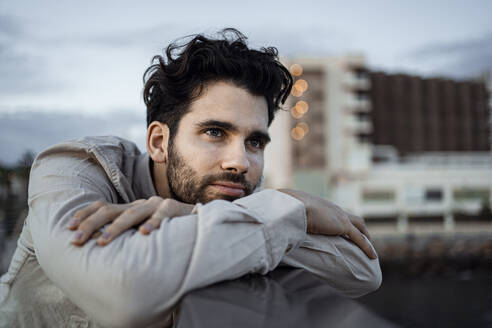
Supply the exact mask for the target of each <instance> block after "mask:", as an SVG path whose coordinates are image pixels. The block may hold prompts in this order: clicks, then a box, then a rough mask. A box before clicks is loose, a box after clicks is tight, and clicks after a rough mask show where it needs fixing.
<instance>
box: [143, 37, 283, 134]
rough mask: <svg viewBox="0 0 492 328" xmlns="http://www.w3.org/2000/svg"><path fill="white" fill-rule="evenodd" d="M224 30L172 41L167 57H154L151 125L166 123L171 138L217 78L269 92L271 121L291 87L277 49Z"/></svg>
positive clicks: (149, 87) (146, 93) (148, 101)
mask: <svg viewBox="0 0 492 328" xmlns="http://www.w3.org/2000/svg"><path fill="white" fill-rule="evenodd" d="M219 36H220V37H219V38H217V39H212V38H209V37H207V36H204V35H203V34H197V35H192V36H189V37H186V38H184V39H188V38H192V39H191V41H189V42H186V43H184V44H180V43H179V42H174V43H171V44H170V45H169V46H168V47H167V49H166V53H165V58H164V57H163V56H155V57H154V58H152V65H151V66H150V67H149V68H147V70H146V71H145V73H144V76H143V80H144V84H145V86H144V90H143V98H144V102H145V105H146V106H147V126H148V125H150V123H152V122H153V121H159V122H162V123H166V124H167V125H168V127H169V130H170V137H171V139H172V138H173V136H174V135H175V134H176V133H177V127H178V124H179V121H180V119H181V117H183V115H184V114H185V113H186V112H187V110H188V108H189V106H190V104H191V102H192V101H193V100H194V99H196V98H197V97H199V96H200V95H201V93H202V90H203V87H204V86H205V85H206V84H207V83H210V82H215V81H227V82H232V83H234V84H235V85H237V86H238V87H242V88H245V89H246V90H248V91H249V92H250V93H251V94H253V95H256V96H264V97H265V99H266V102H267V105H268V125H270V124H271V122H272V120H273V117H274V114H275V112H276V111H277V110H278V109H279V108H280V105H281V104H283V103H284V102H285V100H286V99H287V96H288V95H289V93H290V90H291V88H292V76H291V74H290V72H289V70H288V69H287V68H285V66H283V65H282V64H281V63H280V62H279V60H278V51H277V49H276V48H274V47H268V48H261V49H260V50H254V49H250V48H248V45H247V42H246V41H247V38H246V37H245V36H244V35H243V34H242V33H241V32H239V31H238V30H236V29H232V28H227V29H224V30H222V31H220V32H219ZM182 40H183V39H182Z"/></svg>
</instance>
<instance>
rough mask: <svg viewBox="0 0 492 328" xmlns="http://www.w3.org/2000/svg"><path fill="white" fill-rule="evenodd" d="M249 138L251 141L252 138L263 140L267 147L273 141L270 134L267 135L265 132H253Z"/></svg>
mask: <svg viewBox="0 0 492 328" xmlns="http://www.w3.org/2000/svg"><path fill="white" fill-rule="evenodd" d="M248 138H249V139H251V138H258V139H261V140H262V141H263V142H264V143H265V145H266V144H267V143H269V142H270V140H271V138H270V136H269V135H268V133H265V132H263V131H253V132H252V133H251V134H250V135H249V137H248Z"/></svg>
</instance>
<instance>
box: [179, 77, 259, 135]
mask: <svg viewBox="0 0 492 328" xmlns="http://www.w3.org/2000/svg"><path fill="white" fill-rule="evenodd" d="M186 116H188V117H187V118H188V121H189V122H188V123H191V124H198V123H200V122H204V121H220V122H224V123H229V124H232V125H234V126H237V127H238V128H240V129H246V130H252V129H254V130H263V131H265V132H266V131H267V129H268V106H267V104H266V100H265V98H264V97H262V96H255V95H253V94H251V93H250V92H248V91H247V90H245V89H243V88H240V87H237V86H235V85H233V84H231V83H226V82H217V83H215V84H213V85H211V86H208V87H207V88H205V89H204V90H203V94H202V95H201V96H200V97H199V98H198V99H196V100H195V101H194V102H193V103H192V104H191V106H190V110H189V112H188V113H187V115H186Z"/></svg>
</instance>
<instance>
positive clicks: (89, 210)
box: [67, 200, 105, 230]
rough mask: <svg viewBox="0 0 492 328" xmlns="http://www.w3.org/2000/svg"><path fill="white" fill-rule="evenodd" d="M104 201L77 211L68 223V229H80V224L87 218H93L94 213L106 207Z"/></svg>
mask: <svg viewBox="0 0 492 328" xmlns="http://www.w3.org/2000/svg"><path fill="white" fill-rule="evenodd" d="M104 204H105V203H104V202H103V201H100V200H98V201H96V202H93V203H92V204H90V205H89V206H86V207H84V208H82V209H80V210H78V211H76V212H75V213H74V214H73V216H72V219H71V220H70V221H69V222H68V225H67V229H69V230H75V229H77V228H78V226H79V224H80V223H81V222H82V221H84V220H85V219H86V218H88V217H89V216H91V215H92V214H93V213H95V212H96V211H97V210H98V209H99V208H101V207H102V206H104Z"/></svg>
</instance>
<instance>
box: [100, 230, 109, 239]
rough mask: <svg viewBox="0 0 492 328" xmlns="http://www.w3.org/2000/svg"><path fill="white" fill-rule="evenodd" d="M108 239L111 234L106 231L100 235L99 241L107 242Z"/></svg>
mask: <svg viewBox="0 0 492 328" xmlns="http://www.w3.org/2000/svg"><path fill="white" fill-rule="evenodd" d="M109 237H111V234H110V233H109V232H107V231H104V233H103V234H102V235H101V237H100V238H101V239H104V240H108V239H109Z"/></svg>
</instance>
